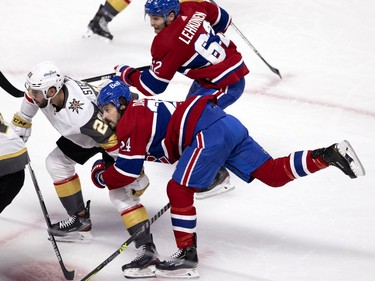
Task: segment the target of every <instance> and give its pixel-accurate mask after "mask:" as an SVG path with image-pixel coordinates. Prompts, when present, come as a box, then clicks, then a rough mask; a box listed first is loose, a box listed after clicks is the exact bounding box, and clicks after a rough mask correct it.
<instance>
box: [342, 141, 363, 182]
mask: <svg viewBox="0 0 375 281" xmlns="http://www.w3.org/2000/svg"><path fill="white" fill-rule="evenodd" d="M337 147H338V149H339V152H340V154H341V155H342V156H343V157H345V159H347V160H348V161H349V165H350V168H351V170H352V171H353V173H354V174H355V175H356V176H357V177H359V176H364V175H365V174H366V171H365V168H364V167H363V165H362V163H361V161H360V160H359V158H358V156H357V154H356V153H355V151H354V149H353V147H352V146H351V144H350V143H349V142H348V141H347V140H344V141H342V142H340V143H339V144H338V145H337Z"/></svg>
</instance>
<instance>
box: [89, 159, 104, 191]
mask: <svg viewBox="0 0 375 281" xmlns="http://www.w3.org/2000/svg"><path fill="white" fill-rule="evenodd" d="M104 171H105V162H104V160H102V159H99V160H96V161H95V163H94V164H93V165H92V168H91V180H92V182H93V183H94V184H95V186H96V187H99V188H105V187H106V185H105V182H104V180H103V177H102V174H103V172H104Z"/></svg>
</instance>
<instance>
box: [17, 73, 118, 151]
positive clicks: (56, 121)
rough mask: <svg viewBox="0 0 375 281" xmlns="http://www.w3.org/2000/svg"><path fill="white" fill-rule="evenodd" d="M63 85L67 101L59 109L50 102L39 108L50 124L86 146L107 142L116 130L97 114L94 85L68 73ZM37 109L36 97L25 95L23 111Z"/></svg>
mask: <svg viewBox="0 0 375 281" xmlns="http://www.w3.org/2000/svg"><path fill="white" fill-rule="evenodd" d="M62 89H63V91H64V93H65V101H64V106H63V107H62V108H61V109H60V110H59V111H56V108H55V107H54V106H53V105H51V104H49V105H48V106H46V107H45V108H42V109H40V110H41V111H42V112H43V113H44V115H45V116H46V117H47V119H48V120H49V122H50V123H51V125H52V126H53V127H54V128H55V129H56V130H57V131H58V132H59V133H60V134H61V135H62V136H64V137H65V138H67V139H69V140H71V141H72V142H74V143H75V144H77V145H79V146H81V147H84V148H91V147H94V146H97V144H98V143H106V142H107V140H108V138H109V137H110V136H111V135H112V133H113V131H112V130H111V129H110V128H109V126H108V125H106V124H105V123H104V122H103V121H102V120H101V118H100V116H99V115H98V114H99V109H98V107H97V106H96V103H95V101H96V93H95V91H94V89H93V88H92V87H91V86H90V85H88V84H87V83H84V82H81V81H76V80H73V79H71V78H69V77H66V79H65V83H64V86H63V88H62ZM38 109H39V107H38V106H37V105H36V104H34V103H33V100H32V99H31V98H30V97H29V96H27V95H25V98H24V100H23V103H22V106H21V111H22V113H24V114H26V115H27V116H29V117H31V118H32V117H34V116H35V114H36V112H37V111H38Z"/></svg>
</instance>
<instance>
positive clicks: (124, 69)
mask: <svg viewBox="0 0 375 281" xmlns="http://www.w3.org/2000/svg"><path fill="white" fill-rule="evenodd" d="M115 71H116V74H115V77H114V78H115V79H116V78H117V79H119V80H120V81H122V82H124V83H125V84H126V85H128V86H129V87H130V86H134V85H133V83H132V81H130V78H129V77H130V74H132V73H133V72H134V71H135V68H134V67H130V66H128V65H124V64H121V65H117V66H115Z"/></svg>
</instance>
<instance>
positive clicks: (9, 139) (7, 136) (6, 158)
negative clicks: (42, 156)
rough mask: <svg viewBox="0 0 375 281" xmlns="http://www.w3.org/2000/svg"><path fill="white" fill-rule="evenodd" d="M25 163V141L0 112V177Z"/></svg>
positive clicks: (18, 168)
mask: <svg viewBox="0 0 375 281" xmlns="http://www.w3.org/2000/svg"><path fill="white" fill-rule="evenodd" d="M27 163H28V157H27V150H26V146H25V143H24V142H23V140H22V139H21V138H20V137H19V136H18V135H16V134H15V133H14V131H13V130H12V128H11V127H10V126H9V124H8V123H7V122H5V121H4V120H3V118H2V116H1V114H0V177H1V176H4V175H7V174H11V173H15V172H17V171H20V170H22V169H24V168H25V165H26V164H27Z"/></svg>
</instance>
